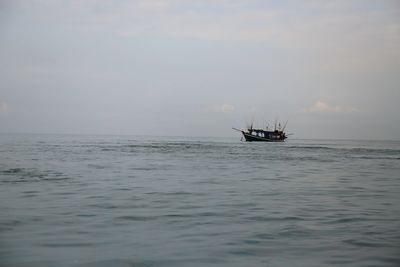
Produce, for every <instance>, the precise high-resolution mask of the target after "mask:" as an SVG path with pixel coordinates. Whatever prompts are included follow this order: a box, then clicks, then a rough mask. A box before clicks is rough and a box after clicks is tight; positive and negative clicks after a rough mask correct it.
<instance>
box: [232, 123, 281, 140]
mask: <svg viewBox="0 0 400 267" xmlns="http://www.w3.org/2000/svg"><path fill="white" fill-rule="evenodd" d="M285 128H286V124H285V126H284V127H283V128H282V127H281V124H280V123H279V124H278V126H277V125H276V123H275V128H274V130H273V131H268V127H267V128H266V130H264V129H253V124H251V125H250V127H248V128H247V131H245V130H241V129H237V128H232V129H233V130H235V131H239V132H241V133H242V134H243V136H244V138H245V140H246V141H247V142H283V141H285V139H286V138H287V135H286V133H285Z"/></svg>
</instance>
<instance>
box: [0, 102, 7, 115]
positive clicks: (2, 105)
mask: <svg viewBox="0 0 400 267" xmlns="http://www.w3.org/2000/svg"><path fill="white" fill-rule="evenodd" d="M7 111H8V105H7V103H6V102H2V101H0V113H6V112H7Z"/></svg>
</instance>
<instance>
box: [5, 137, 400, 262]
mask: <svg viewBox="0 0 400 267" xmlns="http://www.w3.org/2000/svg"><path fill="white" fill-rule="evenodd" d="M239 139H240V137H237V138H227V139H212V138H184V137H177V138H172V137H137V136H78V135H76V136H74V135H5V134H3V135H0V266H7V267H8V266H12V267H13V266H41V267H43V266H44V267H45V266H400V142H399V141H334V140H333V141H332V140H289V141H288V142H285V143H245V142H240V141H239Z"/></svg>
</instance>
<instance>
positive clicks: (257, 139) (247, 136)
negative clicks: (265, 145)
mask: <svg viewBox="0 0 400 267" xmlns="http://www.w3.org/2000/svg"><path fill="white" fill-rule="evenodd" d="M242 133H243V136H244V138H245V139H246V141H247V142H283V141H285V139H282V138H281V139H270V138H265V137H260V136H256V135H252V134H248V133H245V132H242Z"/></svg>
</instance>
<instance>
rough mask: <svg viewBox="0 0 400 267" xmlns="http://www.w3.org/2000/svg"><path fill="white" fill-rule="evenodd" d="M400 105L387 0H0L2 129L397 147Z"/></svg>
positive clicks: (395, 5) (394, 24)
mask: <svg viewBox="0 0 400 267" xmlns="http://www.w3.org/2000/svg"><path fill="white" fill-rule="evenodd" d="M399 100H400V1H397V0H395V1H386V0H376V1H372V0H371V1H368V0H362V1H357V0H354V1H345V0H341V1H316V0H315V1H313V0H304V1H284V0H283V1H267V0H260V1H258V0H246V1H244V0H243V1H236V0H204V1H183V0H169V1H168V0H167V1H158V0H155V1H151V0H147V1H146V0H132V1H126V0H118V1H117V0H114V1H112V0H107V1H106V0H97V1H95V0H86V1H81V0H69V1H64V0H48V1H45V0H25V1H22V0H1V1H0V133H60V134H64V133H67V134H121V135H125V134H127V135H155V136H164V135H166V136H217V137H235V136H238V135H239V136H240V133H237V132H235V131H233V130H232V129H231V128H232V127H237V128H244V127H246V124H249V123H250V122H252V121H254V125H255V126H257V127H266V126H267V125H268V124H269V125H270V127H271V125H273V123H274V121H275V120H279V121H281V122H282V123H285V122H286V121H288V125H287V129H286V130H287V132H289V133H293V134H294V135H293V138H321V139H324V138H333V139H336V138H338V139H390V140H400V104H399V103H398V102H399ZM239 136H238V138H239Z"/></svg>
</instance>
